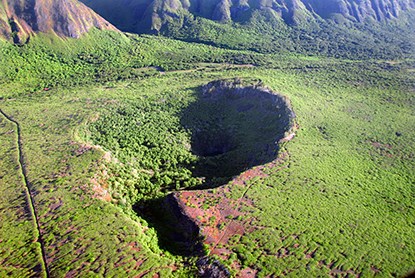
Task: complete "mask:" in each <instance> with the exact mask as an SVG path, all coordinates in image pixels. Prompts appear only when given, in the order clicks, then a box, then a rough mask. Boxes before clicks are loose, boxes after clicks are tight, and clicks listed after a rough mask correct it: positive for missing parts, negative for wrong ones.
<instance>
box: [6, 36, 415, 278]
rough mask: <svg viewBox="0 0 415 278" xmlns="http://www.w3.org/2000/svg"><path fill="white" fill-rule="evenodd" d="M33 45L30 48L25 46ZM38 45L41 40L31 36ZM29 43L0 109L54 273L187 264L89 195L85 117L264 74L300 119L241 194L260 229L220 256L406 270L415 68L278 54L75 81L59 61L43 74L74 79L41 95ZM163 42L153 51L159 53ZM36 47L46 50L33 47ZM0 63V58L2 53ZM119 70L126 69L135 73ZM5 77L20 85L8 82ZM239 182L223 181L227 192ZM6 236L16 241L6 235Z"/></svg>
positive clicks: (301, 268) (317, 269) (287, 265)
mask: <svg viewBox="0 0 415 278" xmlns="http://www.w3.org/2000/svg"><path fill="white" fill-rule="evenodd" d="M138 40H141V41H143V42H144V44H136V46H137V48H136V49H140V48H142V47H145V46H147V47H148V45H151V46H152V47H154V48H155V47H159V43H157V40H158V39H156V40H153V39H148V40H147V39H138ZM161 40H163V39H161ZM39 43H40V42H39ZM71 43H74V42H71ZM81 43H82V42H81ZM152 43H153V44H152ZM30 47H32V46H29V47H28V48H29V49H28V50H27V52H29V53H31V51H33V50H30ZM37 47H40V46H39V45H36V44H35V45H34V46H33V48H34V49H37ZM160 47H161V49H163V48H164V47H165V46H160ZM175 47H181V49H180V48H179V49H180V51H182V52H184V53H186V54H187V53H189V52H188V49H189V50H193V51H194V52H193V53H194V54H195V55H199V56H197V57H196V58H193V59H191V60H188V62H193V61H204V60H203V59H204V58H203V57H205V53H209V51H213V52H215V51H214V50H212V49H211V48H196V50H195V48H193V47H194V46H189V45H186V44H182V43H177V45H173V46H170V49H171V50H175ZM186 47H189V48H188V49H187V48H186ZM196 47H197V46H196ZM9 49H10V50H9V51H17V50H16V49H15V48H9ZM111 49H112V48H111ZM122 49H124V48H122ZM19 51H20V50H19ZM25 51H26V50H23V54H22V55H21V56H20V57H22V56H23V58H19V56H18V55H16V56H14V57H15V58H16V59H21V61H22V62H21V63H22V64H20V65H21V67H22V68H21V69H20V70H19V73H18V75H17V77H16V75H14V74H10V72H9V73H7V68H6V69H4V70H3V71H2V74H3V75H2V80H3V82H4V83H3V85H4V86H3V85H2V90H3V91H2V92H1V95H3V96H5V97H7V96H10V97H11V96H13V97H14V98H13V99H3V100H2V101H1V103H0V105H1V108H2V109H4V111H5V112H6V113H8V114H10V115H12V116H13V118H14V119H16V120H17V121H18V122H19V123H20V125H21V128H22V136H23V141H24V153H25V156H26V158H27V167H28V178H29V180H31V181H32V182H33V185H34V187H35V188H36V191H37V192H38V194H37V195H36V197H35V202H36V204H37V208H38V210H39V216H40V222H41V228H42V232H43V235H44V238H45V241H46V245H47V257H48V259H49V265H50V266H49V268H50V269H51V271H52V274H53V275H54V276H63V275H65V274H73V275H77V276H79V275H95V274H99V275H105V276H111V275H128V276H133V275H135V274H140V273H141V274H142V273H146V271H148V270H149V271H150V273H157V272H163V273H165V274H166V275H170V274H169V273H171V269H175V265H177V266H178V267H179V268H182V266H183V265H182V262H183V260H182V259H181V258H180V257H173V256H171V255H168V254H167V253H163V252H162V251H161V250H160V249H159V247H158V246H157V240H156V235H155V232H154V231H153V230H152V229H148V228H147V227H146V224H145V222H144V221H143V220H140V219H139V218H136V217H134V216H132V215H129V214H128V208H127V210H126V209H124V210H122V209H121V208H120V207H117V206H114V205H112V204H111V203H109V202H106V201H103V200H100V199H99V198H91V196H92V195H94V194H95V195H96V196H98V197H102V198H103V199H105V198H104V197H105V196H103V194H97V193H96V192H95V191H92V185H91V184H92V182H91V179H93V178H94V177H95V175H96V173H98V172H100V169H99V167H100V165H102V164H105V163H107V162H104V160H103V158H102V157H103V155H104V153H103V152H102V151H101V150H99V149H95V148H90V146H88V145H85V144H84V145H83V143H82V142H80V139H79V136H78V135H77V131H78V130H79V129H80V128H81V129H83V127H82V126H83V124H85V123H86V121H87V120H88V119H91V117H92V118H93V117H95V116H96V115H97V114H99V113H105V111H106V106H108V105H112V106H117V105H119V103H120V104H122V103H124V102H125V101H126V100H128V101H134V99H135V98H136V97H138V96H144V95H146V94H161V95H162V94H176V93H179V92H180V93H181V94H183V93H184V94H186V92H188V93H189V94H191V90H188V91H184V92H183V88H185V89H186V88H194V87H196V86H200V85H202V84H204V83H207V82H208V81H211V80H214V79H218V78H225V77H232V76H242V77H254V78H255V77H256V78H260V79H262V80H263V81H264V83H265V84H267V85H270V86H271V87H272V88H273V89H275V90H276V91H279V92H281V93H283V94H285V95H287V96H289V97H290V98H291V100H292V103H293V106H294V109H295V111H296V114H297V117H298V120H299V123H300V127H301V129H300V131H299V132H298V136H297V138H296V139H295V140H294V141H293V142H292V143H289V144H288V146H287V151H288V152H289V155H290V164H289V168H288V169H286V170H282V171H275V170H274V169H272V168H270V169H269V170H268V172H269V177H267V178H266V179H263V180H261V179H256V180H253V186H252V187H251V189H250V190H249V191H248V194H247V196H248V197H249V198H251V199H252V200H253V203H254V204H255V207H254V208H246V210H248V211H252V212H250V213H248V214H247V215H246V217H247V218H249V219H251V218H253V219H254V221H256V222H255V224H256V226H259V227H263V229H259V230H258V231H256V232H255V233H252V234H248V235H245V236H242V237H237V238H235V239H234V240H233V241H232V242H230V243H229V244H230V246H231V248H233V250H234V252H235V254H237V256H236V257H235V256H233V257H232V258H231V259H230V260H229V262H231V261H233V260H234V261H239V263H240V264H242V265H245V266H250V267H252V268H255V269H257V270H260V274H264V275H265V274H271V273H275V274H276V275H282V274H284V273H282V271H283V270H286V272H289V271H291V274H293V275H294V274H296V275H300V274H306V273H308V272H307V271H308V269H311V271H313V273H314V274H316V275H324V274H327V273H328V272H329V271H330V269H329V268H326V267H324V266H325V265H327V266H330V267H331V268H341V269H342V270H344V271H347V270H353V271H354V272H356V273H360V272H361V273H363V274H367V275H372V274H373V273H372V272H371V271H372V270H371V268H372V267H373V269H379V270H380V271H381V272H382V274H384V275H388V274H392V273H395V274H398V275H402V274H405V273H407V272H408V271H409V270H411V268H412V267H413V265H414V263H415V262H414V261H413V258H414V257H415V254H414V253H413V252H414V251H413V250H415V246H414V245H413V242H414V238H413V236H414V232H413V231H414V223H413V219H414V217H415V215H414V214H415V208H414V207H413V205H412V203H411V201H412V199H411V196H412V195H411V194H413V192H412V191H413V188H412V187H413V184H411V181H412V180H413V179H414V172H413V169H414V166H415V165H414V164H415V163H414V159H413V153H414V150H415V146H414V142H415V140H414V139H415V138H414V137H415V133H414V130H415V127H414V124H413V123H414V122H415V121H414V114H413V105H414V100H413V98H412V97H411V94H412V93H413V91H411V90H413V83H414V77H413V73H412V75H410V73H409V71H406V70H405V69H399V67H395V68H394V69H391V70H388V69H382V68H381V66H383V65H385V64H382V65H381V66H376V65H372V66H370V67H369V66H368V67H367V68H363V70H361V69H359V68H361V67H362V66H363V67H364V66H365V63H360V64H356V65H355V64H352V63H346V62H345V63H343V62H339V61H329V62H327V61H318V60H316V61H312V60H310V61H307V63H308V65H309V66H310V65H311V66H313V65H314V66H316V67H315V68H313V69H312V68H310V67H309V68H308V69H306V68H305V67H303V65H304V61H302V60H291V65H290V66H287V64H288V63H286V62H284V61H285V60H286V59H281V60H282V62H281V64H279V62H276V66H278V67H284V69H258V68H254V69H236V70H228V71H226V70H223V69H221V70H219V71H215V70H213V71H211V72H208V71H201V70H199V71H194V72H192V71H190V72H189V71H186V72H175V73H166V74H165V75H160V74H157V73H154V76H147V77H146V76H145V75H146V74H144V75H141V74H139V75H137V79H135V80H129V81H126V82H119V83H110V84H107V85H105V86H101V85H83V86H77V85H76V84H77V82H78V81H77V80H70V79H69V77H67V76H65V75H60V74H61V73H62V74H65V70H61V69H59V70H57V71H54V70H52V71H50V72H48V74H49V76H50V78H56V80H57V81H56V82H58V81H60V80H61V79H60V78H62V80H63V82H62V83H63V84H68V85H72V86H74V87H73V88H65V87H64V86H58V87H55V88H54V89H52V90H51V91H47V92H46V91H40V90H38V89H36V86H37V83H38V82H46V80H47V78H46V77H43V76H42V72H41V70H40V69H41V67H40V68H39V67H38V66H37V64H35V63H33V64H29V65H26V69H24V64H23V61H32V60H31V59H32V58H31V57H32V56H31V55H32V54H25V53H27V52H25ZM111 51H112V50H111ZM119 51H120V55H119V56H123V55H125V56H127V57H129V56H128V54H127V53H128V52H123V51H124V50H119ZM163 51H164V50H163ZM163 51H162V52H157V51H155V53H156V54H157V53H164V54H166V52H165V51H164V52H163ZM180 51H177V52H176V53H180ZM35 52H36V53H37V54H36V55H46V54H47V52H44V53H46V54H42V52H39V51H38V49H37V50H36V51H35ZM218 52H221V50H218ZM32 53H33V52H32ZM98 53H100V52H98ZM142 53H143V55H144V57H142V58H136V61H142V60H140V59H143V60H144V61H145V59H146V57H147V56H145V55H147V54H146V52H144V51H143V52H142ZM112 54H113V53H111V55H112ZM156 54H154V56H152V59H154V60H152V61H153V62H150V63H147V62H142V64H140V66H141V65H157V64H156V63H157V58H154V57H161V56H156ZM24 55H28V56H24ZM99 55H104V57H105V55H106V54H105V53H104V54H102V53H100V54H99ZM99 55H98V56H99ZM108 55H109V54H108ZM75 56H76V55H75ZM119 56H118V57H119ZM185 56H186V57H188V55H185ZM218 56H219V57H220V55H219V54H218ZM134 57H139V56H133V57H132V58H130V59H129V60H133V61H134ZM200 57H201V58H200ZM99 58H100V57H98V58H97V59H99ZM179 58H180V55H179ZM1 59H3V61H6V62H7V61H8V60H7V57H6V56H2V57H1ZM54 59H57V60H58V61H57V62H56V63H55V64H56V65H61V66H62V67H64V68H65V67H67V69H68V70H71V69H70V67H69V66H70V65H73V63H72V62H68V63H63V62H62V61H59V59H62V57H61V56H58V57H56V58H54ZM67 59H74V58H73V56H69V57H68V58H67ZM94 59H95V58H94ZM113 59H117V58H116V57H115V58H113ZM158 59H159V58H158ZM180 59H182V58H180ZM180 59H179V61H183V60H180ZM183 59H184V58H183ZM74 60H76V59H74ZM51 61H53V59H49V58H45V57H43V58H42V59H40V60H38V63H40V64H42V63H45V64H46V65H47V69H45V70H49V69H50V63H51ZM117 61H118V62H116V63H114V64H110V63H108V66H114V70H113V71H112V68H111V72H110V71H108V72H110V74H109V75H108V76H109V78H108V79H109V80H114V79H117V78H118V76H119V75H118V72H117V65H118V63H119V64H120V65H121V64H122V60H117ZM8 62H9V63H11V62H10V61H8ZM161 63H163V61H161ZM180 63H181V62H180ZM79 64H80V65H84V66H81V67H80V68H79V69H80V70H79V72H80V73H88V72H89V71H90V70H91V69H92V70H95V71H98V70H101V69H102V67H103V65H105V62H102V63H98V64H92V65H87V64H86V63H85V64H82V62H80V63H79ZM176 64H179V63H176ZM129 66H130V64H128V66H127V68H126V69H127V70H128V71H130V70H131V71H132V69H131V68H132V67H129ZM323 66H324V68H323ZM137 67H138V65H137ZM186 67H188V66H186ZM320 67H321V68H320ZM29 71H30V74H29ZM4 72H6V74H4ZM33 72H34V73H35V74H33ZM71 72H75V71H71ZM113 72H115V74H114V75H112V74H113ZM45 74H46V73H45ZM29 75H32V76H33V79H32V80H31V81H30V82H29V81H28V83H24V82H26V81H25V78H24V77H26V76H29ZM10 76H13V77H14V79H13V81H15V82H16V83H17V86H16V84H12V83H10V81H9V80H8V78H9V77H10ZM76 76H77V78H79V79H80V82H79V83H82V84H86V83H90V82H91V81H92V80H91V78H90V77H85V78H84V79H82V78H81V77H80V76H81V74H79V73H78V75H76ZM92 79H93V78H92ZM98 80H101V81H102V79H98ZM103 80H106V79H103ZM65 82H67V83H65ZM70 82H73V83H72V84H70ZM19 84H21V87H20V86H19ZM55 84H56V83H55ZM42 85H43V83H42ZM26 86H31V87H30V88H26ZM40 88H42V86H40ZM155 88H157V89H155ZM411 88H412V89H411ZM10 89H13V91H9V90H10ZM24 91H32V92H33V93H32V94H28V95H27V94H26V95H25V94H22V93H21V92H24ZM189 97H191V96H190V95H189ZM396 132H399V133H401V134H402V136H397V135H396ZM1 136H2V142H3V138H8V137H7V136H6V134H4V133H2V135H1ZM84 150H86V151H84ZM2 162H3V160H2ZM101 170H102V169H101ZM231 186H232V185H231ZM242 190H243V188H238V186H232V192H235V197H236V196H238V195H237V193H238V192H241V191H242ZM101 193H102V192H101ZM10 220H12V219H10ZM292 235H296V236H295V237H291V236H292ZM297 236H298V237H297ZM296 243H298V244H299V245H296ZM12 244H16V243H15V241H14V240H13V243H12ZM294 245H295V246H297V247H294ZM257 246H259V248H258V247H257ZM298 246H300V247H298ZM281 248H287V249H288V250H290V254H291V255H290V256H286V257H283V258H277V256H276V253H277V252H278V250H280V249H281ZM313 250H316V253H315V256H314V257H313V258H311V259H305V255H304V252H309V251H313ZM2 258H3V257H2ZM331 263H334V267H333V265H331ZM179 274H180V273H176V274H175V275H176V276H177V275H179ZM285 274H287V273H285ZM187 275H189V274H187Z"/></svg>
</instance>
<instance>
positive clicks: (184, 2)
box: [81, 0, 415, 31]
mask: <svg viewBox="0 0 415 278" xmlns="http://www.w3.org/2000/svg"><path fill="white" fill-rule="evenodd" d="M81 1H83V2H84V3H86V4H87V5H88V6H90V7H92V8H93V9H94V10H95V11H97V12H98V13H99V14H101V15H103V16H104V17H105V18H107V19H108V20H110V21H111V22H112V23H114V24H115V25H116V26H120V28H121V29H123V30H125V31H137V30H140V31H150V30H153V31H154V30H155V31H158V30H160V28H161V27H162V26H163V24H165V23H166V22H175V23H176V24H180V19H181V16H182V15H183V14H186V13H187V14H193V15H195V16H200V17H204V18H207V19H211V20H215V21H219V22H226V21H238V22H243V21H247V20H249V18H250V16H251V14H252V13H253V12H255V11H258V10H259V11H266V12H270V13H271V14H273V15H275V16H276V17H279V18H281V19H282V20H283V21H284V22H285V23H287V24H296V23H300V22H301V21H304V20H306V21H309V20H313V19H316V18H323V19H329V18H333V17H336V16H339V15H340V16H342V17H343V18H344V19H346V20H350V21H353V22H362V21H365V20H368V19H371V20H375V21H383V20H387V19H391V18H397V17H399V15H400V13H401V12H402V11H406V10H409V9H415V2H414V1H412V0H117V1H116V0H101V1H98V0H81ZM126 22H128V24H126Z"/></svg>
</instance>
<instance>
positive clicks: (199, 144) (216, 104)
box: [181, 79, 294, 188]
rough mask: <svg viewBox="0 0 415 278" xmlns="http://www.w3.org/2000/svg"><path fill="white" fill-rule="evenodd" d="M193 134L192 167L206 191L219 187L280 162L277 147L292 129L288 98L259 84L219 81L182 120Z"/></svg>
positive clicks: (208, 87) (205, 89) (203, 91)
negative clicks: (194, 159) (249, 171)
mask: <svg viewBox="0 0 415 278" xmlns="http://www.w3.org/2000/svg"><path fill="white" fill-rule="evenodd" d="M181 119H182V120H181V121H182V125H183V126H184V127H185V128H186V129H188V130H189V131H190V133H191V134H192V140H191V143H192V145H191V151H192V152H193V153H194V154H195V155H197V156H198V158H199V159H198V163H196V165H192V172H193V173H194V175H195V176H198V177H204V179H205V183H204V185H203V186H202V187H204V188H208V187H214V186H218V185H221V184H223V183H225V182H227V181H229V180H230V179H231V178H232V177H233V176H235V175H238V174H239V173H241V172H243V171H245V170H246V169H249V168H251V167H253V166H256V165H261V164H265V163H267V162H271V161H272V160H274V159H275V158H276V157H277V154H278V142H279V141H280V140H281V139H282V138H284V137H285V136H286V135H287V134H288V133H289V132H290V131H291V129H292V126H293V119H294V113H293V112H292V110H291V108H290V105H289V103H288V101H287V99H286V98H285V97H283V96H281V95H279V94H276V93H274V92H272V91H271V90H270V89H268V88H265V87H263V86H261V85H259V84H258V83H257V82H256V83H253V84H245V83H243V82H242V81H240V80H237V79H236V80H219V81H213V82H211V83H208V84H207V85H205V86H203V87H202V88H201V90H200V91H199V93H198V98H197V101H195V102H194V103H192V104H191V105H190V106H189V107H187V109H186V110H185V111H183V114H182V115H181Z"/></svg>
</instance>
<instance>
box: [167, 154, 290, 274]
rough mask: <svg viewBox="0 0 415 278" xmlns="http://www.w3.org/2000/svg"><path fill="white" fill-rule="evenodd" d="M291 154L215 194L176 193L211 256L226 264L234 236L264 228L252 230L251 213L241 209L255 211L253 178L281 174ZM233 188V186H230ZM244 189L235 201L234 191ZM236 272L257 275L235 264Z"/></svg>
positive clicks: (282, 156)
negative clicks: (273, 172)
mask: <svg viewBox="0 0 415 278" xmlns="http://www.w3.org/2000/svg"><path fill="white" fill-rule="evenodd" d="M287 159H288V154H287V153H282V154H280V156H279V158H278V159H276V160H275V161H273V162H271V163H268V164H266V165H262V166H258V167H255V168H252V169H249V170H247V171H245V172H243V173H242V174H240V175H239V176H237V177H235V178H234V179H233V180H232V181H231V182H230V183H229V184H228V186H223V187H220V188H216V189H214V190H197V191H182V192H177V193H175V195H176V197H177V198H178V199H179V202H178V203H179V205H180V206H182V209H183V212H184V213H185V214H186V215H187V216H188V217H189V218H190V219H192V220H193V221H194V222H195V223H196V224H197V225H198V226H199V228H200V231H201V235H202V236H203V237H204V243H205V244H207V245H208V246H209V248H210V254H214V255H218V256H219V257H221V258H222V259H223V260H227V259H229V256H230V254H232V253H233V252H232V250H230V249H228V248H227V246H228V241H229V239H230V238H232V237H234V236H238V235H239V236H240V235H244V234H246V233H251V232H253V231H254V230H256V229H260V228H261V227H256V226H252V225H251V222H252V220H254V219H253V217H252V216H250V215H249V213H246V212H243V211H241V207H244V208H246V207H252V206H254V204H253V202H252V201H251V200H250V199H248V198H247V197H246V196H245V193H246V192H247V190H249V186H250V185H249V181H250V180H252V179H253V178H260V179H263V178H266V177H267V176H268V175H267V174H266V173H265V172H264V170H269V169H273V170H275V169H276V170H277V171H278V170H280V169H282V168H284V167H286V166H283V164H284V163H285V162H286V161H287ZM229 185H232V186H229ZM235 186H237V187H243V188H246V190H240V191H241V192H243V193H242V194H241V196H240V197H239V198H237V199H236V198H235V197H234V196H233V197H232V194H231V190H232V188H235ZM233 269H234V270H236V271H237V272H238V274H237V277H255V275H256V273H257V271H256V270H254V269H250V268H244V269H242V266H240V265H236V264H235V263H234V265H233Z"/></svg>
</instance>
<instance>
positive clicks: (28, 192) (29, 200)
mask: <svg viewBox="0 0 415 278" xmlns="http://www.w3.org/2000/svg"><path fill="white" fill-rule="evenodd" d="M0 114H2V115H3V116H4V117H5V118H6V119H7V120H8V121H10V122H11V123H13V124H14V125H15V126H16V131H17V146H18V148H17V151H18V155H19V167H20V170H21V172H22V175H23V178H24V184H25V191H26V199H27V204H28V206H29V209H30V212H31V214H32V218H33V221H34V222H35V223H36V228H37V233H38V242H39V243H40V247H41V252H42V260H43V268H44V271H45V274H46V277H47V278H49V277H51V276H50V273H49V268H48V265H47V261H46V252H45V247H44V241H43V238H42V234H41V232H40V225H39V221H38V216H37V213H36V207H35V202H34V200H33V195H32V192H31V188H30V187H31V185H30V182H29V180H28V178H27V171H26V166H25V162H24V156H23V147H22V146H23V143H22V136H21V129H20V125H19V123H18V122H17V121H15V120H14V119H13V118H12V117H10V116H8V115H7V114H6V113H4V112H3V110H1V109H0Z"/></svg>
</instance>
